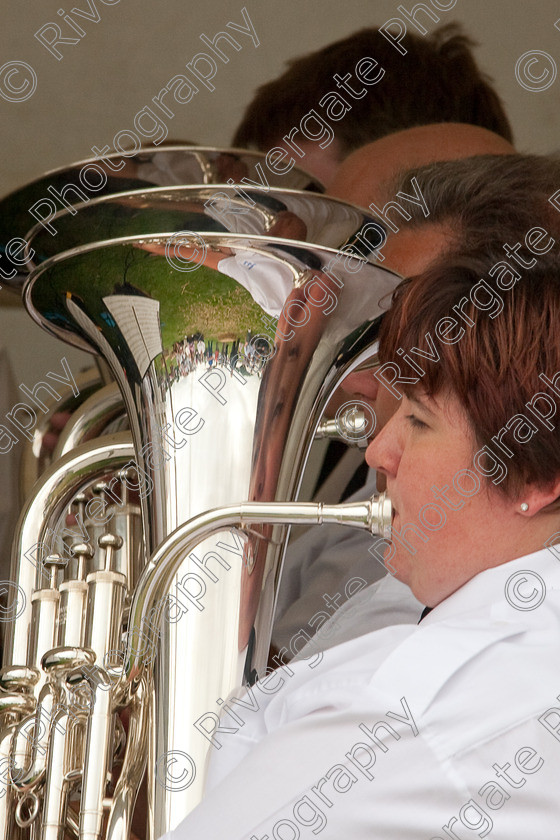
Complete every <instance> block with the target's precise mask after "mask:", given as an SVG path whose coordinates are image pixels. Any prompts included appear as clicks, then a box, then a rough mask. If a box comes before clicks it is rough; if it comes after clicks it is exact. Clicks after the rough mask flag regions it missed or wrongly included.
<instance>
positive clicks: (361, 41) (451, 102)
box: [233, 24, 512, 185]
mask: <svg viewBox="0 0 560 840" xmlns="http://www.w3.org/2000/svg"><path fill="white" fill-rule="evenodd" d="M473 46H474V42H473V41H472V40H471V39H470V38H468V37H467V36H466V35H465V34H464V33H463V32H462V31H461V28H460V27H459V26H458V25H456V24H450V25H448V26H444V27H440V28H439V29H437V30H435V31H434V32H433V33H432V34H431V35H428V36H419V35H414V34H410V33H409V34H407V35H406V36H405V38H404V39H403V47H404V48H405V49H406V51H407V54H406V56H403V55H401V53H400V52H399V51H398V50H395V48H394V46H393V45H392V44H391V43H390V42H389V41H388V40H387V39H386V38H385V37H383V35H382V34H381V32H380V31H379V29H378V28H369V29H362V30H360V31H359V32H356V33H354V34H352V35H350V36H349V37H346V38H343V39H341V40H340V41H337V42H335V43H333V44H329V45H327V46H326V47H323V48H322V49H320V50H317V51H316V52H314V53H311V54H309V55H305V56H302V57H301V58H298V59H295V60H293V61H291V62H289V66H288V69H287V70H286V71H285V73H283V74H282V75H281V76H280V77H278V78H277V79H275V80H273V81H271V82H268V83H266V84H265V85H262V86H261V87H259V88H258V90H257V92H256V95H255V97H254V98H253V100H252V102H251V103H250V104H249V105H248V107H247V109H246V111H245V114H244V116H243V119H242V121H241V123H240V124H239V126H238V128H237V130H236V132H235V134H234V136H233V144H234V145H235V146H240V147H243V148H256V149H259V150H261V151H268V150H270V149H272V148H274V147H282V148H285V149H287V150H288V153H289V155H292V156H293V158H294V159H295V162H296V163H298V164H301V166H303V168H305V169H307V170H309V171H310V172H312V174H314V175H316V177H318V178H320V179H321V180H322V181H323V182H324V183H325V184H326V185H328V184H329V182H330V181H331V180H332V177H333V176H334V173H335V171H336V168H337V167H338V165H339V164H340V162H341V161H342V160H343V159H344V158H346V157H347V156H348V155H349V154H350V153H351V152H352V151H354V150H355V149H357V148H359V147H361V146H364V145H365V144H366V143H370V142H372V141H373V140H377V139H378V138H380V137H384V136H386V135H388V134H392V133H394V132H397V131H401V130H403V129H405V128H410V127H412V126H418V125H425V124H427V123H438V122H455V123H457V122H458V123H469V124H472V125H478V126H481V127H483V128H487V129H489V130H490V131H493V132H495V133H496V134H499V135H500V136H502V137H504V138H505V139H506V140H508V141H511V140H512V130H511V126H510V124H509V121H508V118H507V116H506V114H505V111H504V108H503V106H502V103H501V101H500V98H499V97H498V95H497V93H496V92H495V90H494V89H493V87H492V85H491V82H490V79H489V78H488V77H487V76H486V75H485V74H484V73H482V72H481V70H480V69H479V67H478V66H477V64H476V62H475V59H474V56H473V53H472V48H473ZM364 59H369V60H370V65H368V67H369V73H368V74H365V73H364V74H363V75H364V77H366V76H367V78H368V80H369V82H368V83H363V82H361V81H360V80H359V78H360V77H359V75H356V73H357V72H358V69H357V68H360V67H361V68H362V70H364V69H365V65H360V62H361V61H363V60H364ZM372 61H373V62H374V63H375V69H376V70H377V75H376V74H374V72H373V70H374V67H373V65H371V62H372ZM348 74H350V77H351V78H350V81H348V82H347V84H348V85H350V86H351V89H352V91H353V92H354V95H352V94H350V93H347V92H345V88H344V85H341V84H338V87H337V83H335V80H334V76H335V75H336V76H337V79H338V80H340V79H344V78H347V77H348ZM373 79H378V81H376V82H375V83H373V81H372V80H373ZM331 93H334V94H335V96H336V98H337V100H338V101H339V103H340V100H342V101H343V102H345V103H346V105H345V106H344V105H342V104H339V105H338V106H337V111H336V115H335V106H334V105H333V99H332V97H331V98H330V100H329V99H328V95H329V94H331ZM321 102H322V103H323V104H321ZM310 114H311V117H309V116H308V115H310ZM329 114H331V118H330V117H329ZM306 116H307V117H308V118H307V120H306ZM321 124H322V130H321V131H319V128H320V127H321ZM306 126H307V127H308V128H309V130H308V131H307V133H306Z"/></svg>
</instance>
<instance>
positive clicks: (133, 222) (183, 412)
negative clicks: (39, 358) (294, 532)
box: [0, 149, 400, 840]
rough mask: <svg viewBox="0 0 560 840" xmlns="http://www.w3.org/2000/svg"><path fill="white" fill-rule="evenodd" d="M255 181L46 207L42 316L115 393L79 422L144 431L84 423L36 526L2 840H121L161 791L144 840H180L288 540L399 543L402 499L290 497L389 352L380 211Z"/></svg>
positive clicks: (6, 698)
mask: <svg viewBox="0 0 560 840" xmlns="http://www.w3.org/2000/svg"><path fill="white" fill-rule="evenodd" d="M175 151H177V152H178V151H179V150H175ZM167 152H168V149H165V150H161V153H162V154H163V153H167ZM145 154H148V153H147V152H146V153H145ZM149 154H150V155H151V158H150V160H153V158H154V157H157V154H156V153H155V152H154V151H153V150H152V151H151V152H150V153H149ZM182 154H183V156H186V157H188V156H189V155H192V156H194V157H195V158H196V159H197V160H199V159H202V160H205V158H204V154H205V152H204V150H199V149H193V150H190V151H186V150H183V152H182ZM246 154H249V153H244V152H243V153H237V158H240V159H243V156H245V155H246ZM208 155H209V156H210V157H211V156H212V155H214V159H216V158H221V159H222V160H223V158H224V157H226V158H227V159H228V161H229V164H230V165H233V163H232V161H234V162H235V161H236V153H235V152H230V151H216V150H212V152H208ZM140 157H141V156H140ZM254 157H255V158H257V160H256V163H255V161H253V165H254V166H255V167H257V164H259V165H261V170H260V172H259V170H258V168H257V169H256V172H257V174H258V175H259V178H260V180H261V186H262V178H261V175H262V172H263V170H262V163H263V162H262V160H261V161H259V160H258V156H256V155H255V156H254ZM237 162H239V161H237ZM242 162H243V160H242ZM183 163H184V161H183ZM243 165H245V166H246V163H243ZM77 167H78V165H77V166H76V167H73V171H74V172H78V171H79V172H81V171H82V168H83V167H81V168H80V169H79V170H78V168H77ZM201 169H204V166H202V167H201ZM182 171H183V172H184V171H185V170H184V169H183V170H182ZM241 171H245V170H241ZM131 172H132V170H131ZM133 174H134V175H135V176H136V175H137V174H138V172H137V171H135V172H134V173H133ZM207 174H208V173H206V175H207ZM253 176H254V177H251V178H249V175H241V174H240V171H239V169H237V170H236V176H235V179H233V178H232V179H230V183H226V184H221V185H217V186H213V187H211V186H208V184H209V180H206V181H204V179H203V178H201V181H202V183H201V184H198V185H193V186H192V187H184V186H182V187H179V188H177V189H175V190H174V189H170V188H169V186H166V187H164V188H161V187H160V188H155V189H154V188H148V187H146V186H143V185H140V186H138V184H132V187H134V189H128V190H124V191H122V192H120V193H118V194H111V195H107V196H102V197H99V198H98V199H95V200H94V201H91V200H88V201H85V202H83V201H82V202H78V203H74V204H72V205H71V206H69V207H67V208H65V210H64V211H63V212H61V213H58V214H57V213H50V210H49V216H48V219H47V218H46V217H45V219H44V222H45V223H44V224H43V225H40V227H39V228H36V229H34V230H33V231H32V232H31V234H30V235H29V236H28V242H29V250H28V255H29V261H30V265H31V269H32V270H31V275H30V277H29V279H28V280H27V282H26V285H25V289H24V301H25V305H26V307H27V309H28V311H29V312H30V314H31V316H32V317H33V318H34V319H35V320H36V321H37V322H38V323H39V324H41V325H42V326H43V327H44V328H45V329H47V330H48V331H49V332H50V333H52V334H53V335H56V336H58V337H59V338H61V339H62V340H63V341H66V342H68V343H70V344H73V345H75V346H77V347H80V348H82V349H85V350H88V351H89V352H92V353H95V354H99V355H100V356H102V358H103V359H104V360H105V362H106V364H107V365H108V366H109V368H110V370H111V373H112V375H113V377H114V380H115V382H116V383H117V385H118V389H119V393H118V394H116V393H115V389H114V388H113V390H112V391H111V394H110V395H109V396H107V394H105V396H104V397H103V399H104V400H105V402H104V403H103V405H104V406H105V407H104V408H102V409H100V408H99V402H98V401H97V400H96V397H95V396H94V397H92V398H90V399H91V400H92V403H91V406H90V408H86V411H85V413H86V414H87V413H88V412H93V413H95V412H97V415H100V416H101V419H102V418H103V417H106V418H108V419H110V420H111V421H112V420H114V418H115V414H118V412H119V401H120V400H121V399H122V402H123V405H124V407H125V409H126V418H127V422H128V426H129V431H124V432H123V431H120V432H117V433H111V434H104V435H103V436H102V437H99V438H97V439H95V440H90V441H89V442H87V443H81V440H83V439H85V438H86V437H87V435H86V434H85V433H82V432H76V426H74V432H73V433H72V434H73V436H72V434H71V435H70V436H69V437H68V438H67V440H68V439H69V440H71V441H72V443H71V444H70V445H69V444H68V443H67V444H65V448H66V450H67V451H66V454H63V455H62V457H61V458H60V460H58V461H55V463H54V464H53V465H52V466H51V467H50V468H49V469H48V470H47V471H46V472H45V473H44V474H43V476H42V477H41V478H40V479H39V481H38V483H37V484H36V486H35V488H34V493H33V495H32V496H31V498H30V499H28V501H27V502H26V506H25V508H24V510H23V512H22V514H21V517H20V523H19V527H18V532H17V534H16V537H15V539H14V548H13V557H12V575H13V577H12V579H13V581H14V583H15V584H16V585H17V587H18V593H20V595H21V600H20V603H19V609H18V611H17V615H15V617H14V620H13V621H12V623H11V624H10V627H9V633H8V635H7V638H6V642H5V649H4V661H3V668H2V671H1V673H0V685H1V687H2V692H1V693H0V713H1V723H2V726H1V730H0V761H2V762H3V773H2V784H3V787H2V789H1V790H0V809H2V810H1V812H0V820H1V822H2V824H3V825H5V826H9V828H7V829H5V831H6V834H5V837H6V838H19V837H26V836H30V837H33V838H34V840H35V838H41V840H51V839H52V840H55V838H56V840H59V838H60V840H61V838H63V837H64V836H65V834H66V832H67V833H68V834H69V836H76V837H80V838H83V840H94V838H102V837H107V838H111V840H117V838H119V840H121V838H122V840H124V838H127V837H128V836H129V833H130V831H131V820H132V814H133V810H134V805H135V800H136V796H137V794H138V789H139V786H140V783H141V781H142V778H143V776H144V774H145V773H146V778H147V801H148V820H147V826H148V833H149V837H151V838H157V837H159V836H160V835H162V834H163V833H165V832H167V831H170V830H172V829H173V828H175V827H176V825H177V824H178V823H179V822H180V820H181V819H182V818H184V816H186V814H187V813H188V812H189V811H190V810H191V809H192V808H194V807H195V806H196V804H197V803H198V802H199V801H200V799H201V797H202V796H203V793H204V780H205V774H206V769H207V765H208V761H209V757H210V753H211V750H212V733H213V731H214V730H215V728H216V727H217V726H219V722H220V721H219V711H220V706H221V705H223V704H224V703H225V702H226V701H227V698H228V696H230V695H231V694H232V692H234V691H236V690H238V688H239V686H241V685H250V684H252V683H253V682H254V681H255V680H257V679H259V678H262V677H263V676H264V675H265V673H266V669H267V661H268V655H269V646H270V631H271V625H272V618H273V612H274V603H275V595H276V591H277V587H278V582H279V578H280V571H281V562H282V556H283V552H284V549H285V545H286V541H287V537H288V532H289V526H290V524H294V523H321V522H339V523H341V524H345V525H351V526H354V527H361V528H364V529H367V530H368V531H370V532H371V533H376V534H379V535H381V536H382V537H384V538H386V539H387V538H388V537H389V534H390V523H391V505H390V502H389V500H388V499H387V498H386V497H384V496H380V497H376V498H374V499H373V500H370V501H369V502H364V503H359V504H353V505H338V506H326V505H317V504H302V503H297V501H296V500H297V498H298V491H299V487H300V483H301V479H302V475H303V470H304V467H305V463H306V460H307V457H308V454H309V450H310V447H311V444H312V442H313V439H314V436H315V435H316V433H317V429H318V427H319V424H320V421H321V418H322V415H323V413H324V409H325V406H326V405H327V403H328V401H329V400H330V398H331V396H332V395H333V393H334V392H335V390H336V389H337V386H338V384H339V382H340V381H341V379H342V378H343V377H344V376H345V375H346V374H347V373H349V372H350V371H351V370H353V369H355V368H356V367H357V366H358V365H360V364H361V363H363V362H366V361H368V360H371V359H372V358H374V357H375V352H376V343H377V331H378V326H379V321H380V317H381V315H382V312H383V305H384V304H383V302H384V301H386V300H387V299H388V296H390V293H391V292H392V290H393V288H394V287H395V285H396V283H397V282H398V280H399V279H400V278H398V277H397V276H396V275H394V274H392V273H390V272H388V271H386V270H384V269H381V268H379V267H378V266H377V265H375V264H374V262H373V261H370V260H372V259H373V258H374V257H375V250H376V248H377V247H379V244H380V241H379V228H378V226H377V225H376V224H375V222H374V220H372V219H371V218H369V217H368V216H367V215H366V214H365V213H364V212H363V211H361V210H359V209H358V208H354V207H351V206H349V205H345V204H344V203H342V202H336V201H334V200H330V199H327V198H323V197H320V196H318V195H314V194H313V193H306V192H303V191H298V190H288V189H285V188H274V189H273V188H272V187H270V185H269V187H268V189H264V188H262V189H260V188H259V187H258V185H257V183H256V175H255V173H254V171H253ZM61 177H66V176H61ZM222 177H223V176H222ZM297 178H298V179H300V180H301V181H303V183H305V176H303V175H302V173H297ZM214 180H217V178H216V177H214ZM224 180H226V182H227V180H228V179H224ZM247 181H250V182H251V183H250V184H247V183H246V182H247ZM152 183H153V182H152ZM241 184H243V186H241ZM36 187H37V184H35V186H34V188H33V189H35V192H34V195H37V190H36ZM31 192H33V190H31ZM243 193H245V194H246V196H244V195H243ZM242 202H243V203H242ZM43 209H44V212H45V213H46V212H47V210H48V209H49V208H48V207H47V208H46V209H45V208H43ZM41 212H43V210H41ZM48 225H52V226H57V230H58V232H59V235H60V239H59V240H57V241H54V240H53V242H54V244H55V245H56V246H57V248H58V249H59V252H57V253H56V254H53V255H50V254H49V250H48V245H47V243H49V240H48V239H46V238H45V235H44V231H45V227H46V226H48ZM294 232H295V234H296V236H295V237H294V236H290V234H291V233H294ZM116 233H118V234H119V235H118V237H117V236H116ZM296 237H297V238H296ZM364 250H365V255H364ZM37 255H40V256H41V259H38V258H37ZM45 257H46V258H45ZM84 405H85V404H84ZM353 409H354V407H352V410H351V411H350V415H351V416H352V418H354V420H355V411H354V410H353ZM83 414H84V412H83V411H82V420H81V421H80V423H81V425H80V424H77V426H78V428H80V429H82V428H83V425H84V424H83V422H82V421H83ZM97 419H98V420H99V416H98V417H97ZM343 422H344V415H341V416H340V423H343ZM85 425H86V426H87V424H85ZM101 425H103V424H102V423H101ZM95 428H96V429H99V423H97V424H96V425H95ZM109 429H110V427H109V426H107V428H106V429H105V431H109ZM80 436H81V437H80ZM72 500H74V508H73V511H74V514H73V515H74V520H73V522H72V523H71V524H69V523H68V522H67V521H66V518H65V517H66V516H67V513H68V506H69V504H70V503H71V502H72ZM14 826H17V828H16V827H14Z"/></svg>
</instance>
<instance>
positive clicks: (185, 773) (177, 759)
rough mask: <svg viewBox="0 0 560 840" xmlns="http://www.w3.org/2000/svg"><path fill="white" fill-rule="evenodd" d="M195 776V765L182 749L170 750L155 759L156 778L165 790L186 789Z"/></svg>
mask: <svg viewBox="0 0 560 840" xmlns="http://www.w3.org/2000/svg"><path fill="white" fill-rule="evenodd" d="M195 778H196V765H195V763H194V761H193V760H192V758H191V757H190V755H189V754H188V753H186V752H182V750H170V751H169V752H166V753H164V754H163V755H161V756H160V757H159V758H158V760H157V761H156V779H157V780H158V782H159V783H160V785H161V786H162V787H164V788H165V789H166V790H170V791H176V790H186V789H187V788H188V787H190V786H191V785H192V783H193V782H194V780H195Z"/></svg>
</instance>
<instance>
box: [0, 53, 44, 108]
mask: <svg viewBox="0 0 560 840" xmlns="http://www.w3.org/2000/svg"><path fill="white" fill-rule="evenodd" d="M14 77H15V78H14ZM36 90H37V74H36V72H35V70H34V69H33V67H31V65H30V64H26V62H25V61H7V62H6V63H5V64H3V65H2V67H0V96H2V97H3V98H4V99H7V100H8V102H25V100H26V99H29V98H30V97H31V96H33V94H34V93H35V91H36Z"/></svg>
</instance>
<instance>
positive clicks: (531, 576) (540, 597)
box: [504, 571, 546, 611]
mask: <svg viewBox="0 0 560 840" xmlns="http://www.w3.org/2000/svg"><path fill="white" fill-rule="evenodd" d="M504 592H505V596H506V599H507V601H508V603H509V604H511V606H512V607H513V608H514V609H515V610H522V611H529V610H536V609H537V607H540V605H541V604H542V602H543V601H544V599H545V597H546V584H545V582H544V580H543V579H542V577H541V576H540V575H538V574H537V573H536V572H528V571H523V572H515V573H514V574H513V575H510V576H509V577H508V579H507V581H506V585H505V589H504Z"/></svg>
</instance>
